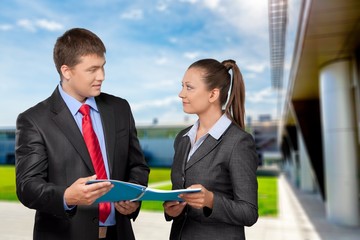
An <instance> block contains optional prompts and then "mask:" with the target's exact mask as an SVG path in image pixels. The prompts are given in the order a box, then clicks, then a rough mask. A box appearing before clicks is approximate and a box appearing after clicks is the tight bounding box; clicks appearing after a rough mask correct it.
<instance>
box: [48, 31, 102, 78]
mask: <svg viewBox="0 0 360 240" xmlns="http://www.w3.org/2000/svg"><path fill="white" fill-rule="evenodd" d="M105 53H106V48H105V45H104V43H103V42H102V41H101V39H100V38H99V37H98V36H97V35H96V34H94V33H93V32H91V31H89V30H87V29H83V28H73V29H70V30H68V31H66V32H65V33H64V34H63V35H62V36H60V37H59V38H58V39H57V41H56V43H55V46H54V53H53V57H54V62H55V66H56V70H57V71H58V73H59V74H60V75H61V70H60V68H61V66H62V65H67V66H69V67H73V66H75V65H76V64H78V63H79V62H80V57H82V56H86V55H89V54H96V55H98V56H104V54H105Z"/></svg>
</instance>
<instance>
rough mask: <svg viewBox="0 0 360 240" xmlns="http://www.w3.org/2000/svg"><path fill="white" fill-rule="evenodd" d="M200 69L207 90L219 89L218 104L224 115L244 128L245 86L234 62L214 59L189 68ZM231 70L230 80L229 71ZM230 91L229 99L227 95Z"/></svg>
mask: <svg viewBox="0 0 360 240" xmlns="http://www.w3.org/2000/svg"><path fill="white" fill-rule="evenodd" d="M193 67H196V68H200V69H202V70H203V71H204V79H203V80H204V81H205V84H206V85H207V87H208V90H211V89H214V88H219V89H220V104H221V106H224V105H225V104H226V101H227V104H226V106H225V113H226V115H227V116H228V117H229V118H230V119H231V120H232V121H233V122H234V123H235V124H237V125H238V126H240V128H242V129H244V128H245V107H244V105H245V84H244V80H243V77H242V74H241V72H240V69H239V67H238V66H237V64H236V62H235V61H234V60H225V61H223V62H221V63H220V62H219V61H217V60H215V59H202V60H199V61H197V62H194V63H193V64H191V65H190V67H189V68H193ZM230 69H231V70H232V78H231V75H230V73H229V70H230ZM229 89H230V97H229V99H228V93H229Z"/></svg>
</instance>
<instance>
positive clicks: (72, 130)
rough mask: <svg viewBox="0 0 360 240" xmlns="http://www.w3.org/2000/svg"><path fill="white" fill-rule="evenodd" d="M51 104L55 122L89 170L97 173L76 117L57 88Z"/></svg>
mask: <svg viewBox="0 0 360 240" xmlns="http://www.w3.org/2000/svg"><path fill="white" fill-rule="evenodd" d="M51 102H52V111H53V112H54V113H55V116H54V118H53V120H54V122H55V123H56V125H57V126H58V127H59V128H60V129H61V131H62V132H63V134H64V135H65V137H66V138H67V139H68V140H69V142H70V143H71V144H72V145H73V146H74V149H75V150H76V151H77V152H78V154H79V155H80V156H81V158H82V159H83V160H84V162H85V164H86V166H87V167H88V168H89V170H90V171H91V172H93V173H95V170H94V167H93V165H92V162H91V158H90V155H89V152H88V150H87V147H86V145H85V141H84V138H83V136H82V134H81V132H80V130H79V127H78V126H77V124H76V122H75V120H74V117H73V116H72V115H71V112H70V110H69V109H68V108H67V106H66V104H65V102H64V100H63V99H62V98H61V96H60V93H59V90H58V89H57V88H56V90H55V91H54V93H53V95H52V96H51Z"/></svg>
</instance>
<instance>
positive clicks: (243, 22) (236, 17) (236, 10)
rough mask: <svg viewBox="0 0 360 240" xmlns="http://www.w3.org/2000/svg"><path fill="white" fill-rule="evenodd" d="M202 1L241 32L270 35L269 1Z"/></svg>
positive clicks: (262, 36) (260, 35)
mask: <svg viewBox="0 0 360 240" xmlns="http://www.w3.org/2000/svg"><path fill="white" fill-rule="evenodd" d="M193 2H194V3H196V1H193ZM200 3H201V4H203V5H204V6H205V7H207V8H209V9H210V10H212V11H213V12H214V13H215V14H217V15H218V16H220V17H222V18H223V20H224V21H226V22H227V23H228V24H230V25H232V26H233V27H234V28H236V29H238V31H240V34H246V35H249V36H257V37H261V38H264V37H267V36H268V30H267V29H268V1H266V0H251V1H233V0H223V1H219V0H203V1H202V2H200Z"/></svg>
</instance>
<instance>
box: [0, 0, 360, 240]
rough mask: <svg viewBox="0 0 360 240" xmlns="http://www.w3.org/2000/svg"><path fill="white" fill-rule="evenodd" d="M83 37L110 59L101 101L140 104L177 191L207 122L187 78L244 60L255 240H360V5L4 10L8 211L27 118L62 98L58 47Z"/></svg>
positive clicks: (159, 172)
mask: <svg viewBox="0 0 360 240" xmlns="http://www.w3.org/2000/svg"><path fill="white" fill-rule="evenodd" d="M73 27H84V28H87V29H89V30H91V31H93V32H95V33H96V34H97V35H98V36H99V37H100V38H101V39H102V40H103V41H104V43H105V46H106V47H107V54H106V60H107V63H106V66H105V71H106V81H105V82H104V84H103V87H102V91H104V92H107V93H110V94H113V95H117V96H120V97H123V98H125V99H126V100H128V101H129V103H130V106H131V108H132V111H133V114H134V118H135V122H136V125H137V129H138V136H139V139H140V143H141V146H142V148H143V151H144V154H145V157H146V160H147V161H148V163H149V165H150V167H151V168H152V171H151V178H150V180H151V183H150V186H153V187H156V188H163V189H168V188H170V187H171V185H169V167H170V166H171V164H172V155H173V147H172V144H173V140H174V137H175V136H176V134H177V133H178V132H179V131H180V130H181V129H183V128H184V127H186V126H189V125H191V124H193V122H194V121H195V120H196V116H192V115H187V114H184V113H183V111H182V105H181V101H180V99H179V98H178V96H177V95H178V92H179V91H180V87H181V80H182V77H183V74H184V72H185V71H186V69H187V67H188V66H189V65H190V64H191V63H193V62H194V61H196V60H198V59H202V58H215V59H217V60H219V61H222V60H225V59H233V60H235V61H236V62H237V64H238V65H239V67H240V69H241V71H242V74H243V76H244V79H245V85H246V125H247V126H246V130H247V131H248V132H250V133H251V134H252V135H253V136H254V138H255V141H256V144H257V149H258V153H259V157H260V159H261V163H260V166H259V170H258V181H259V211H260V219H259V221H258V223H256V224H255V225H254V226H253V227H251V228H249V229H247V232H248V233H247V234H248V236H250V238H249V239H266V238H269V237H276V238H277V239H339V238H340V237H345V238H341V239H358V236H359V235H358V234H359V233H360V228H359V226H360V190H359V189H360V186H359V185H360V159H359V143H360V132H359V131H360V128H359V127H360V85H359V84H360V1H358V0H252V1H246V0H237V1H232V0H222V1H220V0H156V1H155V0H154V1H146V0H136V1H130V0H129V1H126V0H101V1H100V0H93V1H70V0H64V1H49V0H34V1H25V0H2V1H1V2H0V73H1V75H0V76H1V77H0V86H1V87H0V96H1V101H0V109H1V113H0V176H4V179H5V178H6V179H9V181H5V180H4V181H2V183H0V200H2V202H0V206H1V204H5V202H4V201H10V202H15V203H16V202H17V198H16V195H15V186H14V167H13V164H14V161H15V158H14V140H15V121H16V117H17V115H18V114H19V113H20V112H22V111H24V110H26V109H27V108H29V107H31V106H33V105H34V104H36V103H38V102H39V101H42V100H43V99H45V98H47V97H48V96H49V95H50V94H51V93H52V91H53V90H54V89H55V87H56V86H57V84H58V82H59V76H58V74H57V72H56V69H55V66H54V63H53V60H52V50H53V46H54V43H55V41H56V38H57V37H59V36H60V35H61V34H62V33H63V32H65V31H66V30H67V29H69V28H73ZM1 178H3V177H1ZM1 184H2V185H3V186H1ZM144 207H145V208H146V209H148V210H149V211H155V212H156V211H158V212H160V211H161V206H159V203H146V204H145V206H144ZM160 214H161V213H160ZM290 215H291V216H290ZM150 218H153V216H152V215H151V217H150ZM30 219H31V218H30ZM15 220H16V219H14V221H15ZM0 221H1V220H0ZM151 224H154V221H152V222H151ZM162 224H163V225H164V222H162ZM135 227H136V226H135ZM30 230H31V228H30ZM164 231H168V228H167V229H166V230H164ZM140 232H141V228H139V231H138V232H137V234H141V233H140ZM143 232H144V230H143ZM145 233H146V231H145ZM0 236H1V233H0ZM146 236H147V237H149V236H150V235H149V233H146ZM355 237H357V238H355ZM144 239H145V238H144ZM154 239H155V238H154ZM163 239H166V238H163Z"/></svg>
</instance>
